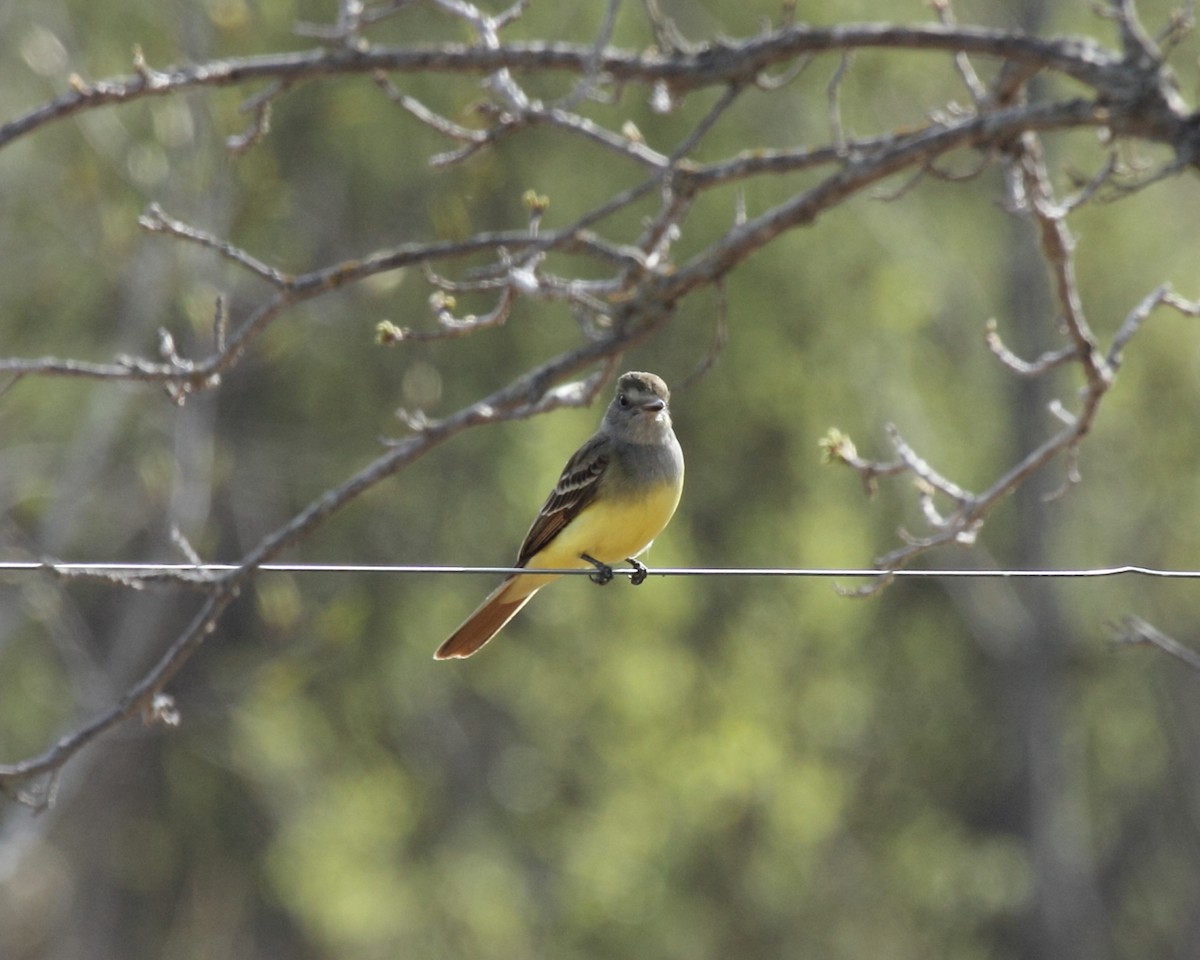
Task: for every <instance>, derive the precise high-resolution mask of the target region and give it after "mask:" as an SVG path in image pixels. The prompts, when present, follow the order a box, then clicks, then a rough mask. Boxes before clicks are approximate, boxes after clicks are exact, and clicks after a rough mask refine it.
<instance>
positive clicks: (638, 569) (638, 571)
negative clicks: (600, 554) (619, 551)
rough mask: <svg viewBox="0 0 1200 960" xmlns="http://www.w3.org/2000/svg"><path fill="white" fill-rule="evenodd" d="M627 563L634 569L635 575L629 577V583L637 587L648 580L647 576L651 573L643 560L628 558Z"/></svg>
mask: <svg viewBox="0 0 1200 960" xmlns="http://www.w3.org/2000/svg"><path fill="white" fill-rule="evenodd" d="M625 562H626V563H628V564H629V565H630V566H631V567H633V573H631V574H630V575H629V582H630V583H632V584H633V585H634V586H635V587H636V586H637V585H638V584H639V583H641V582H642V581H644V580H645V579H646V574H648V573H649V572H650V571H649V570H648V569H647V568H646V565H645V564H644V563H642V561H641V560H637V559H635V558H634V557H626V558H625Z"/></svg>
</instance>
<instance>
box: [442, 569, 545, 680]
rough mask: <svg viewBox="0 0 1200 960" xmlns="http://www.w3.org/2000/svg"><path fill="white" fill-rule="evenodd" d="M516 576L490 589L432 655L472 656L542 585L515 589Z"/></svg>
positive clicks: (447, 658)
mask: <svg viewBox="0 0 1200 960" xmlns="http://www.w3.org/2000/svg"><path fill="white" fill-rule="evenodd" d="M524 579H525V580H530V579H532V578H530V577H526V578H524ZM515 580H516V578H515V577H509V578H508V579H507V580H505V581H504V582H503V583H501V584H500V586H498V587H497V588H496V589H495V590H493V591H492V592H491V593H489V594H488V596H487V599H486V600H484V601H483V603H481V604H480V605H479V607H478V608H477V609H476V611H475V612H474V613H472V614H471V615H470V616H469V617H467V619H466V620H464V621H463V623H462V626H460V627H459V628H458V629H457V630H455V631H454V632H453V633H452V634H450V638H449V639H448V640H447V641H446V642H445V643H443V644H442V645H441V646H440V647H438V648H437V653H435V654H434V655H433V659H434V660H451V659H455V658H461V657H469V656H470V655H471V654H473V653H474V652H475V651H476V650H478V649H479V648H480V647H482V646H483V645H484V644H485V643H487V642H488V641H489V640H491V639H492V637H494V636H495V635H496V634H498V633H499V632H500V631H501V630H502V629H503V628H504V625H505V624H506V623H508V621H509V620H511V619H512V618H513V617H515V616H516V615H517V612H518V611H519V610H520V609H521V608H522V607H523V606H525V604H527V603H528V602H529V601H530V599H532V597H533V595H534V594H535V593H537V592H538V590H539V589H540V587H541V584H539V585H538V586H536V587H534V588H533V589H532V590H530V589H528V588H527V587H526V588H524V589H512V588H513V587H514V581H515ZM522 586H523V585H522Z"/></svg>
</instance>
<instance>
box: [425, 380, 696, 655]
mask: <svg viewBox="0 0 1200 960" xmlns="http://www.w3.org/2000/svg"><path fill="white" fill-rule="evenodd" d="M670 395H671V394H670V391H669V390H668V389H667V385H666V384H665V383H663V381H662V380H661V379H660V378H659V377H656V376H655V375H654V374H652V373H626V374H623V375H622V376H621V378H620V379H619V380H618V381H617V391H616V396H614V397H613V401H612V403H610V404H609V405H608V410H606V411H605V413H604V419H603V421H601V423H600V429H599V430H597V431H596V433H595V435H594V436H593V437H592V438H591V439H590V440H588V441H587V442H586V443H585V444H584V445H583V446H582V447H580V448H579V449H578V450H577V451H576V452H575V455H574V456H573V457H571V459H570V460H568V461H567V465H566V467H564V468H563V472H562V476H561V477H559V478H558V483H557V484H556V485H555V487H554V492H553V493H551V494H550V497H549V498H548V499H547V500H546V503H545V504H544V505H543V507H542V509H541V511H540V512H539V513H538V515H537V519H536V520H534V521H533V526H532V527H530V528H529V533H527V534H526V535H525V542H524V543H522V544H521V551H520V553H519V554H518V555H517V562H516V564H515V566H518V567H528V568H529V569H530V570H538V569H550V570H565V569H575V568H579V569H585V568H587V567H589V566H591V567H595V568H596V572H595V573H594V574H593V575H592V579H593V580H594V581H596V582H597V583H606V582H607V581H608V580H611V579H612V568H611V567H610V566H609V565H610V564H613V563H617V562H619V561H621V560H622V559H624V560H627V561H629V563H631V564H632V565H633V566H634V568H635V573H634V574H633V576H632V577H631V578H630V579H631V580H632V581H633V582H634V583H641V582H642V580H644V579H645V578H646V568H645V567H644V566H643V565H642V564H641V563H640V562H639V561H638V560H637V559H636V557H637V555H638V554H640V553H642V552H643V551H645V550H646V549H647V548H648V547H649V546H650V543H651V542H652V541H653V540H654V538H655V537H657V536H658V535H659V533H661V532H662V529H663V527H665V526H666V525H667V521H669V520H670V519H671V515H672V514H674V513H675V507H676V506H678V504H679V496H680V494H681V493H682V492H683V451H682V450H681V449H680V447H679V441H678V440H676V439H675V432H674V431H673V430H672V429H671V414H670V412H669V410H668V409H667V402H668V400H669V399H670ZM559 576H560V574H556V573H540V574H535V573H514V574H510V575H509V576H508V577H506V578H505V579H504V580H503V582H501V584H500V586H498V587H497V588H496V589H495V590H493V591H492V592H491V593H490V594H488V597H487V599H486V600H484V601H483V603H481V604H480V605H479V608H478V609H477V610H476V611H475V612H474V613H472V614H471V615H470V616H469V617H467V619H466V620H465V621H464V622H463V624H462V626H460V627H459V628H458V629H457V630H455V631H454V633H452V634H451V635H450V638H449V639H448V640H447V641H446V642H445V643H443V644H442V645H441V646H440V647H438V649H437V653H435V654H434V655H433V656H434V659H436V660H449V659H452V658H455V657H469V656H470V655H471V654H473V653H474V652H475V651H476V650H478V649H479V648H480V647H482V646H483V645H484V644H485V643H487V642H488V641H489V640H491V639H492V637H494V636H495V635H496V634H497V633H499V632H500V630H501V629H502V628H503V627H504V625H505V624H506V623H508V621H509V620H511V619H512V618H513V617H514V616H516V614H517V611H519V610H520V609H521V608H522V607H523V606H525V604H527V603H528V602H529V600H530V599H531V598H532V597H533V595H534V594H535V593H537V592H538V590H540V589H541V588H542V587H544V586H545V585H546V584H548V583H550V582H551V581H553V580H557V579H558V578H559Z"/></svg>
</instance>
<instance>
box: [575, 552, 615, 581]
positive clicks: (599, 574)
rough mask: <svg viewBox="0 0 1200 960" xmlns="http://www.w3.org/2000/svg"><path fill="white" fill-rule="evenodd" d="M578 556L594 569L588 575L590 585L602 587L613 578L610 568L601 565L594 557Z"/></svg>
mask: <svg viewBox="0 0 1200 960" xmlns="http://www.w3.org/2000/svg"><path fill="white" fill-rule="evenodd" d="M580 556H581V557H582V558H583V559H584V560H586V561H587V562H588V563H590V564H591V565H592V566H593V567H595V568H596V569H595V571H594V572H592V573H589V574H588V579H589V580H591V581H592V583H594V584H596V585H597V586H601V587H602V586H604V585H605V584H606V583H608V581H610V580H611V579H612V578H613V571H612V567H610V566H609V565H608V564H607V563H601V562H600V561H599V560H597V559H596V558H595V557H589V556H588V555H587V554H586V553H584V554H580Z"/></svg>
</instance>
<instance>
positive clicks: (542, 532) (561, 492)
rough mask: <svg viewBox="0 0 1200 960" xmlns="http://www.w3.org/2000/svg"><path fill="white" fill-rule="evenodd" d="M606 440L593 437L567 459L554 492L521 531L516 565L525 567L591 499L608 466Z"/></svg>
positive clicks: (602, 437)
mask: <svg viewBox="0 0 1200 960" xmlns="http://www.w3.org/2000/svg"><path fill="white" fill-rule="evenodd" d="M608 443H609V441H608V437H605V436H602V435H597V436H594V437H592V439H591V440H589V441H588V442H587V443H585V444H584V445H583V446H582V447H580V448H579V449H578V450H577V451H575V455H574V456H573V457H571V459H570V460H568V461H567V465H566V466H565V467H563V472H562V476H560V477H559V478H558V483H556V484H555V485H554V492H553V493H551V494H550V496H549V497H548V498H547V500H546V502H545V504H544V505H543V506H542V509H541V510H540V511H539V512H538V515H537V519H536V520H534V521H533V526H532V527H530V528H529V532H528V533H527V534H525V542H524V543H522V544H521V552H520V554H518V556H517V566H518V567H523V566H525V564H526V563H528V562H529V559H530V558H531V557H533V556H535V555H536V554H537V553H538V552H539V551H540V550H542V549H543V548H544V547H545V546H546V544H548V543H549V542H550V541H551V540H553V539H554V538H555V537H557V536H558V534H559V532H560V531H561V530H562V529H563V527H565V526H566V525H567V524H568V523H570V522H571V521H572V520H574V519H575V517H577V516H579V512H580V511H581V510H582V509H583V508H584V507H586V506H587V505H588V504H589V503H591V502H592V501H593V500H594V499H595V497H596V492H597V490H599V488H600V478H601V477H602V476H603V475H604V471H605V469H606V468H607V467H608V460H609V454H608Z"/></svg>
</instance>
